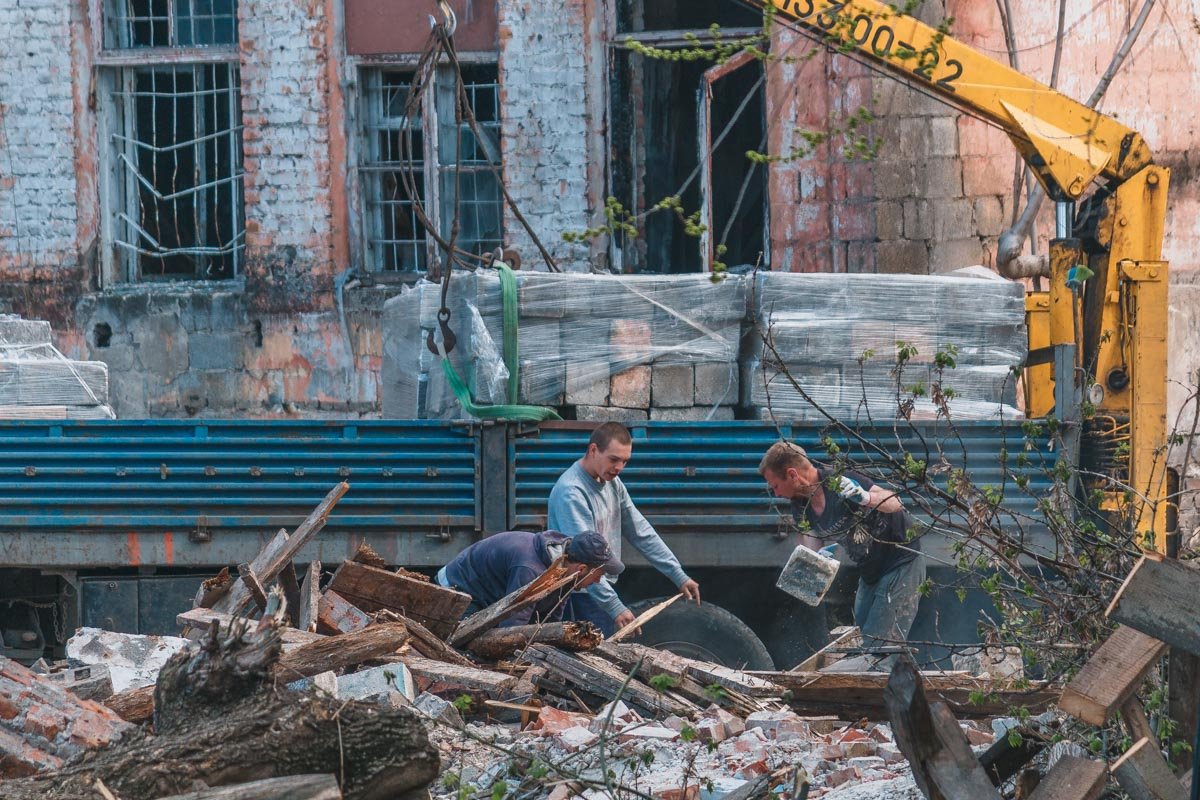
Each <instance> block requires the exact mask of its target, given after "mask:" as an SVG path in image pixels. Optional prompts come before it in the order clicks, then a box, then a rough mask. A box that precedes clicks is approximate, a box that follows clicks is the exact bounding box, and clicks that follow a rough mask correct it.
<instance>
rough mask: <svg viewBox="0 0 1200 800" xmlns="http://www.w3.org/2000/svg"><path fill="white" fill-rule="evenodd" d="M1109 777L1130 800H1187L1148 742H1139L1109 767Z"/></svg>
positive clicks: (1181, 785)
mask: <svg viewBox="0 0 1200 800" xmlns="http://www.w3.org/2000/svg"><path fill="white" fill-rule="evenodd" d="M1112 773H1113V776H1114V777H1115V778H1116V779H1117V783H1119V784H1121V788H1122V789H1124V790H1125V793H1126V794H1128V795H1129V796H1130V797H1131V798H1132V799H1133V800H1187V797H1188V793H1187V791H1186V790H1185V789H1184V788H1183V784H1181V783H1180V782H1179V780H1178V779H1176V777H1175V775H1174V774H1173V773H1172V772H1171V768H1170V767H1169V766H1167V762H1166V760H1165V759H1164V758H1163V757H1162V753H1161V752H1160V751H1159V749H1158V745H1157V744H1155V743H1154V741H1153V740H1151V739H1148V738H1142V739H1138V740H1137V741H1136V742H1135V743H1134V745H1133V747H1131V748H1129V749H1128V750H1126V751H1125V754H1124V755H1122V756H1121V757H1120V758H1119V759H1117V762H1116V763H1115V764H1113V765H1112Z"/></svg>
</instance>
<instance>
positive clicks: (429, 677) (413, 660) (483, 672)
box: [400, 654, 517, 699]
mask: <svg viewBox="0 0 1200 800" xmlns="http://www.w3.org/2000/svg"><path fill="white" fill-rule="evenodd" d="M400 660H401V661H403V662H404V665H405V666H406V667H408V668H409V670H411V671H412V674H413V675H414V676H416V677H418V678H423V679H425V680H426V681H432V682H434V683H442V684H445V685H447V686H458V687H461V688H464V689H473V690H478V691H481V692H486V693H487V694H488V695H490V696H491V697H492V698H494V699H498V698H502V697H504V696H505V694H506V693H507V692H508V691H509V690H510V689H512V687H513V686H515V685H516V683H517V678H516V676H514V675H506V674H504V673H503V672H493V671H492V670H487V669H479V668H478V667H463V666H458V665H456V664H447V663H445V662H443V661H434V660H433V659H430V658H424V657H423V656H414V655H411V654H409V655H402V656H401V657H400Z"/></svg>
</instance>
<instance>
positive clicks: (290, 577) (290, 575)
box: [278, 562, 300, 628]
mask: <svg viewBox="0 0 1200 800" xmlns="http://www.w3.org/2000/svg"><path fill="white" fill-rule="evenodd" d="M278 583H279V588H280V589H283V598H284V600H286V601H287V615H288V619H289V620H291V624H292V627H294V628H299V627H300V581H299V580H298V579H297V578H296V564H295V563H294V562H290V563H287V564H284V566H283V569H281V570H280V571H279V578H278Z"/></svg>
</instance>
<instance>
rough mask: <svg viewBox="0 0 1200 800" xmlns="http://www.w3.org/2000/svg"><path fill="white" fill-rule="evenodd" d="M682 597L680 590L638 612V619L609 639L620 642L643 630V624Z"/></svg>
mask: <svg viewBox="0 0 1200 800" xmlns="http://www.w3.org/2000/svg"><path fill="white" fill-rule="evenodd" d="M681 597H683V592H680V593H679V594H677V595H675V596H674V597H668V598H667V599H666V600H663V601H662V602H661V603H656V604H655V605H653V606H651V607H650V608H648V609H646V610H645V611H643V612H642V613H641V614H638V616H637V619H635V620H634V621H633V622H631V623H629V624H628V625H626V626H625V627H624V628H621V630H619V631H617V632H616V633H614V634H613V635H612V636H610V637H608V641H610V642H619V641H621V640H622V639H624V638H626V637H628V636H630V635H631V634H633V633H634V632H635V631H639V630H641V627H642V626H643V625H645V624H646V623H647V622H649V621H650V620H652V619H654V618H655V617H657V616H658V615H659V614H661V613H662V612H664V611H666V610H667V609H668V608H670V607H671V604H672V603H674V602H675V601H676V600H678V599H679V598H681Z"/></svg>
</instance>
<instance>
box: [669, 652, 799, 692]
mask: <svg viewBox="0 0 1200 800" xmlns="http://www.w3.org/2000/svg"><path fill="white" fill-rule="evenodd" d="M689 660H690V659H689ZM688 674H689V675H691V676H692V677H693V678H695V679H696V680H697V681H699V682H700V683H702V684H704V685H705V686H709V685H711V684H714V683H715V684H717V685H718V686H724V687H725V688H727V689H734V690H736V691H739V692H741V693H742V694H746V695H749V696H750V697H779V696H780V695H782V694H783V689H782V688H780V687H779V686H778V685H776V684H774V683H772V682H771V681H769V680H764V679H763V678H761V677H758V676H755V675H750V674H749V673H746V672H742V671H741V670H736V669H730V668H729V667H722V666H719V665H717V664H706V663H704V662H703V661H694V660H693V661H691V663H690V664H688Z"/></svg>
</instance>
